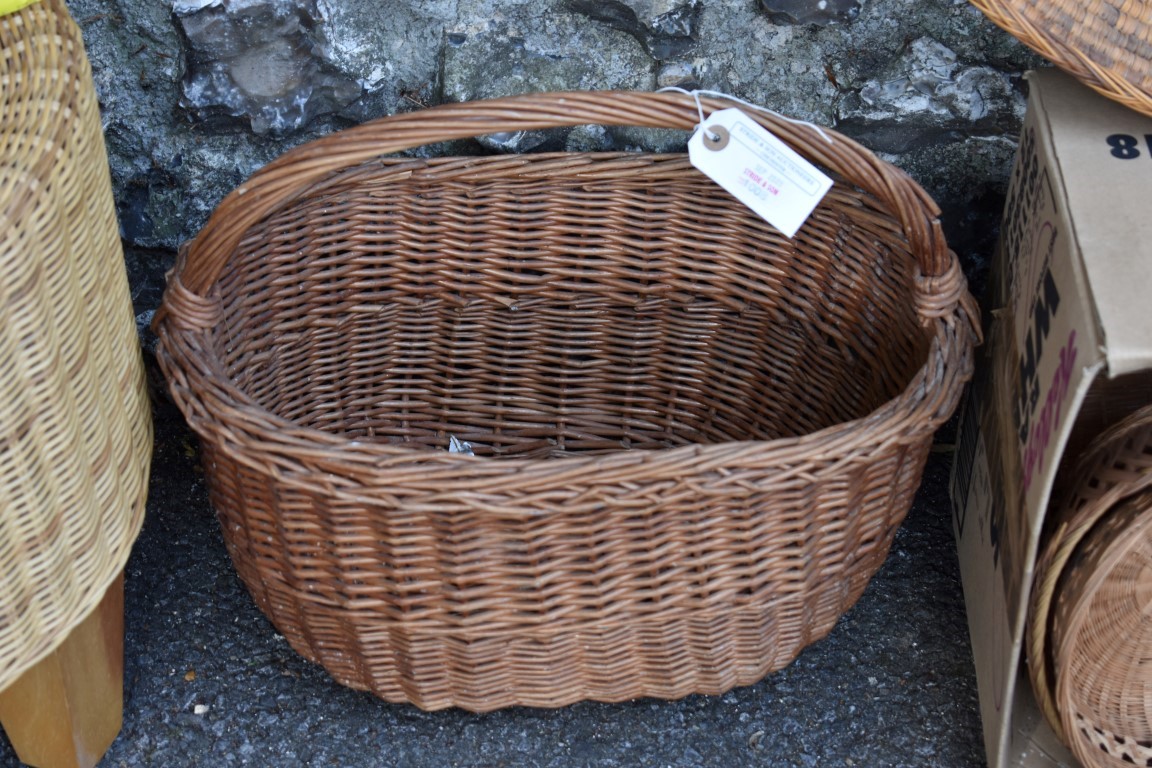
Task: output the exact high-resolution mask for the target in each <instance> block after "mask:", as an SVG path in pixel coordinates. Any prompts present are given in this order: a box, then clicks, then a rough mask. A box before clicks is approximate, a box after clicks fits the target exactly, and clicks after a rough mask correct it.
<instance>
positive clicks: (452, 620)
mask: <svg viewBox="0 0 1152 768" xmlns="http://www.w3.org/2000/svg"><path fill="white" fill-rule="evenodd" d="M704 106H705V108H706V109H708V110H714V109H718V108H722V107H727V106H731V105H730V104H729V103H728V102H725V101H717V100H710V99H705V100H704ZM756 119H757V120H759V121H760V122H761V123H762V124H763V125H764V126H765V127H767V128H769V129H770V130H772V131H773V132H775V133H776V134H777V135H778V136H780V137H781V138H782V139H783V140H784V141H786V142H787V143H789V144H790V145H791V146H792V147H794V148H795V149H796V150H797V151H799V152H801V153H802V154H804V155H806V156H807V157H808V158H809V159H811V160H813V161H815V162H816V163H819V164H820V165H821V166H823V167H824V168H825V169H826V170H827V171H829V172H830V173H833V174H835V175H836V177H837V178H838V179H839V181H838V182H837V184H836V186H835V187H834V188H833V190H832V191H831V192H830V193H829V195H828V197H827V198H826V200H825V202H824V203H823V204H822V205H821V206H820V207H819V208H817V210H816V212H815V213H814V214H813V217H812V218H811V219H810V220H809V222H808V223H807V224H806V225H805V226H804V228H803V229H801V231H800V232H799V233H798V234H797V236H796V238H795V239H794V240H789V239H788V238H785V237H783V236H782V235H781V234H780V233H779V232H778V231H776V230H775V229H773V228H772V227H770V226H769V225H767V224H766V223H765V222H763V221H762V220H760V219H758V218H757V217H756V216H755V215H753V214H752V213H751V212H749V211H748V210H747V209H745V208H744V207H743V206H742V205H741V204H740V203H738V202H737V201H736V200H735V199H734V198H732V197H731V196H729V195H728V194H727V193H725V192H724V191H723V190H721V189H720V188H719V187H716V186H715V185H713V184H712V183H711V182H710V181H709V180H708V179H706V178H705V177H704V176H702V175H701V174H699V173H698V172H696V171H695V169H693V167H692V166H691V165H690V164H689V163H688V160H687V159H686V157H685V156H684V155H647V154H634V153H608V154H596V153H592V154H569V153H562V154H551V153H543V154H538V155H523V156H481V157H450V158H437V159H420V158H415V157H395V156H385V155H387V154H388V153H394V152H400V151H403V150H407V149H410V148H414V147H418V146H420V145H424V144H427V143H432V142H441V141H447V140H452V139H461V138H465V137H472V136H477V135H483V134H487V133H494V132H510V131H517V130H540V129H547V128H553V127H563V126H574V125H580V124H587V123H600V124H605V125H637V126H651V127H664V128H679V129H684V130H685V131H687V130H690V129H691V128H692V127H693V126H694V125H695V124H696V122H697V120H698V116H697V105H696V103H695V102H694V101H693V99H692V98H691V97H688V96H683V95H675V94H645V93H558V94H542V95H531V96H521V97H514V98H508V99H501V100H494V101H489V102H475V103H469V104H455V105H445V106H442V107H437V108H433V109H429V110H425V111H421V112H414V113H410V114H403V115H396V116H393V117H389V118H385V119H383V120H380V121H378V122H375V123H370V124H366V125H364V126H360V127H358V128H355V129H350V130H348V131H345V132H343V133H339V134H334V135H332V136H329V137H326V138H325V139H321V140H319V141H317V142H315V143H312V144H309V145H305V146H302V147H300V148H297V149H295V150H293V151H291V152H289V153H287V154H286V155H285V156H283V157H282V158H281V159H279V160H278V161H276V162H274V163H272V164H271V165H269V166H268V167H266V168H265V169H263V170H262V171H261V172H259V173H257V174H256V175H255V176H254V177H253V178H252V179H251V180H249V181H248V182H246V183H245V184H243V185H242V186H241V187H240V188H239V189H237V190H236V191H235V192H234V193H233V194H232V195H230V196H229V197H228V198H227V199H226V200H225V201H224V202H223V203H222V204H221V205H220V207H219V208H218V209H217V211H216V212H215V214H214V215H213V217H212V218H211V220H210V221H209V222H208V224H207V225H206V226H205V227H204V229H203V230H202V231H201V232H200V234H199V235H198V236H197V237H196V239H195V240H193V241H192V242H190V243H189V244H187V246H186V247H185V248H184V249H183V251H182V253H181V257H180V259H179V261H178V264H177V266H176V268H175V269H174V271H173V272H172V274H171V275H170V279H169V286H168V291H167V293H166V297H165V300H164V305H163V307H162V308H161V311H160V312H159V313H158V318H157V326H156V327H157V332H158V334H159V336H160V353H159V356H160V360H161V364H162V366H163V368H164V371H165V373H166V375H167V377H168V380H169V383H170V386H171V390H172V393H173V396H174V398H175V399H176V401H177V403H178V404H179V405H180V407H181V408H182V409H183V411H184V413H185V414H186V416H187V418H188V420H189V422H190V424H191V425H192V427H193V428H194V429H195V430H196V431H197V432H198V433H199V435H200V437H201V442H202V446H203V451H204V465H205V468H206V471H207V473H208V477H209V481H210V488H211V492H212V497H213V501H214V504H215V506H216V509H217V511H218V514H219V516H220V519H221V523H222V525H223V529H224V532H225V535H226V538H227V541H228V546H229V549H230V551H231V554H232V557H233V560H234V562H235V564H236V567H237V569H238V571H239V573H240V575H241V576H242V578H243V579H244V581H245V583H246V584H247V585H248V587H249V589H250V590H251V592H252V594H253V596H254V597H255V599H256V601H257V603H258V604H259V605H260V607H261V608H262V609H263V610H264V611H265V612H266V613H267V614H268V616H269V617H270V618H271V619H272V621H273V623H274V624H275V625H276V627H277V628H278V629H279V630H280V631H281V632H282V633H283V634H284V635H285V636H286V637H287V638H288V640H289V642H290V643H291V644H292V646H293V647H294V648H296V649H297V650H298V651H299V652H300V653H302V654H304V655H305V656H307V657H308V658H310V659H314V660H316V661H318V662H320V663H321V664H323V665H324V666H325V667H326V668H327V669H328V671H329V672H330V673H331V674H332V675H333V676H334V677H335V678H336V679H337V680H339V681H341V682H343V683H345V684H347V685H350V686H354V687H358V688H367V689H370V690H372V691H374V692H376V693H377V694H378V695H380V696H382V697H383V698H385V699H388V700H390V701H410V702H413V703H415V704H417V705H419V706H421V707H425V708H429V709H435V708H440V707H447V706H461V707H466V708H469V709H473V710H490V709H494V708H497V707H503V706H509V705H513V704H525V705H533V706H560V705H563V704H568V703H571V702H575V701H579V700H581V699H598V700H606V701H619V700H623V699H628V698H634V697H639V696H655V697H663V698H677V697H682V696H684V695H687V694H689V693H693V692H703V693H719V692H722V691H725V690H727V689H729V688H732V687H733V686H736V685H743V684H748V683H751V682H754V681H756V680H757V679H759V678H760V677H762V676H763V675H765V674H766V673H767V672H769V671H772V670H775V669H778V668H780V667H782V666H784V665H785V664H787V663H788V662H790V661H791V660H792V659H793V658H794V657H795V656H796V654H797V653H798V652H799V651H800V649H802V648H803V647H804V646H805V645H807V644H808V643H810V642H812V641H814V640H816V639H818V638H820V637H822V636H823V635H824V634H826V633H827V632H828V631H829V630H830V629H831V628H832V626H833V625H834V624H835V622H836V621H837V619H838V618H839V616H840V615H841V614H842V613H843V612H844V611H845V610H846V609H847V608H848V607H849V606H851V605H852V604H853V602H854V601H855V600H856V599H857V598H858V596H859V595H860V593H861V591H862V590H863V589H864V587H865V585H866V584H867V582H868V580H869V579H870V578H871V576H872V574H873V573H874V572H875V570H876V569H877V568H878V567H879V565H880V564H881V562H882V561H883V559H884V556H885V554H886V552H887V550H888V547H889V545H890V543H891V540H892V536H893V534H894V532H895V529H896V527H897V526H898V524H899V523H900V521H901V519H902V518H903V516H904V514H905V512H906V510H907V508H908V505H909V504H910V503H911V500H912V496H913V493H914V492H915V490H916V487H917V485H918V483H919V478H920V473H921V470H922V467H923V462H924V459H925V456H926V454H927V451H928V448H929V445H930V441H931V438H932V433H933V430H934V429H935V428H936V427H937V426H938V425H939V424H941V423H942V421H944V420H945V419H947V418H948V416H949V415H950V414H951V412H952V411H953V409H954V407H955V405H956V402H957V399H958V397H959V394H960V391H961V388H962V386H963V384H964V382H965V380H966V379H967V378H968V376H969V374H970V371H971V365H972V352H971V350H972V345H973V341H974V339H975V336H976V331H975V330H974V327H973V326H974V324H978V323H977V321H976V314H975V310H974V306H973V303H972V302H971V297H970V295H969V294H968V293H967V290H966V288H965V283H964V279H963V276H962V274H961V272H960V270H959V267H958V265H957V263H956V259H955V256H954V254H952V253H950V252H949V251H948V249H947V246H946V244H945V241H944V238H943V236H942V234H941V231H940V225H939V222H938V220H937V210H936V208H935V206H934V204H933V203H932V201H931V200H930V199H929V198H928V197H927V195H925V193H924V192H923V191H922V190H921V189H920V188H919V187H918V186H916V185H915V184H914V183H913V182H912V181H911V180H910V179H908V177H907V176H906V175H904V174H903V173H902V172H900V171H899V170H897V169H895V168H893V167H891V166H889V165H887V164H885V163H883V162H882V161H880V160H878V159H877V158H875V157H874V156H873V155H871V154H870V153H868V152H867V151H866V150H864V149H862V148H861V147H859V146H858V145H856V144H854V143H852V142H851V141H850V140H848V139H845V138H843V137H841V136H839V135H836V134H835V133H833V132H830V131H829V132H826V133H824V134H821V133H819V132H818V131H816V130H814V129H813V128H811V127H808V126H803V125H798V124H794V123H792V122H789V121H786V120H783V119H779V118H776V117H772V116H768V115H759V114H758V115H757V116H756ZM451 438H457V439H459V440H464V441H468V442H470V443H472V445H473V450H474V452H475V455H474V456H472V455H465V454H461V453H450V452H448V451H447V450H445V449H446V448H447V447H448V446H449V443H450V440H451Z"/></svg>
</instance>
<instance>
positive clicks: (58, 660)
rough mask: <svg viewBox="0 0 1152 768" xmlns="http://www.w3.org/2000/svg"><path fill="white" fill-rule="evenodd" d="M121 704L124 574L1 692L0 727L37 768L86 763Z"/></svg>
mask: <svg viewBox="0 0 1152 768" xmlns="http://www.w3.org/2000/svg"><path fill="white" fill-rule="evenodd" d="M123 710H124V575H123V574H121V575H120V576H119V577H117V579H116V581H115V582H113V584H112V586H110V587H109V588H108V591H107V592H106V593H105V594H104V599H103V600H102V601H101V602H100V605H98V606H97V607H96V608H95V609H94V610H93V611H92V613H90V614H88V616H87V617H86V618H85V619H84V620H83V621H82V622H81V623H80V624H79V625H78V626H77V627H76V628H75V629H74V630H72V633H71V634H69V635H68V637H67V639H66V640H64V642H63V643H62V644H61V645H60V647H59V648H57V649H56V650H55V651H54V652H53V653H52V654H50V655H49V656H48V657H46V658H45V659H44V660H43V661H41V662H40V663H38V664H36V665H35V666H33V667H32V668H30V669H29V670H28V671H27V672H25V673H24V674H23V675H22V676H21V677H20V678H19V679H18V680H17V681H16V682H15V683H13V684H12V685H11V686H9V687H8V688H7V689H5V690H4V691H2V692H0V725H3V727H4V731H5V732H6V733H7V734H8V739H9V740H10V741H11V742H12V747H13V749H15V751H16V756H17V757H19V758H20V760H21V761H22V762H24V763H27V764H28V765H32V766H36V768H93V766H95V765H96V764H97V763H98V762H100V759H101V758H102V757H103V756H104V753H105V752H106V751H108V747H109V746H111V745H112V741H113V740H114V739H115V738H116V735H117V734H118V733H120V726H121V722H122V716H123Z"/></svg>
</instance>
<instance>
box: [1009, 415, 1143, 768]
mask: <svg viewBox="0 0 1152 768" xmlns="http://www.w3.org/2000/svg"><path fill="white" fill-rule="evenodd" d="M1075 477H1076V482H1075V483H1074V485H1073V489H1074V490H1073V492H1072V493H1070V494H1069V496H1068V498H1067V499H1065V500H1064V501H1063V503H1062V504H1059V505H1057V506H1054V508H1053V510H1052V511H1051V513H1050V514H1051V515H1052V516H1053V521H1054V527H1053V530H1052V533H1051V534H1050V536H1049V538H1048V539H1047V543H1046V544H1045V545H1044V551H1043V552H1042V554H1041V556H1040V558H1039V560H1038V561H1037V565H1036V577H1035V581H1034V586H1033V589H1032V597H1031V605H1030V609H1029V617H1028V622H1027V625H1026V630H1027V636H1026V647H1027V648H1028V666H1029V674H1030V676H1031V678H1032V684H1033V689H1034V690H1035V691H1036V695H1037V700H1038V702H1039V703H1040V706H1041V709H1042V710H1043V711H1044V714H1045V717H1046V718H1047V719H1048V722H1049V724H1050V725H1052V727H1053V728H1054V729H1055V730H1056V732H1057V733H1058V734H1061V736H1062V738H1063V739H1064V740H1065V742H1066V743H1068V745H1069V746H1070V747H1071V748H1072V750H1073V752H1074V753H1076V755H1077V756H1078V757H1079V759H1080V760H1081V761H1082V762H1084V764H1085V765H1114V766H1118V765H1123V764H1128V765H1131V764H1133V763H1132V761H1133V760H1135V761H1136V762H1135V764H1137V765H1144V764H1145V761H1146V760H1147V759H1150V758H1152V749H1149V748H1148V747H1147V746H1146V745H1145V746H1140V745H1139V744H1138V742H1141V743H1143V742H1147V741H1148V740H1149V739H1150V738H1152V731H1150V729H1149V728H1148V722H1149V721H1148V710H1147V708H1146V705H1145V700H1146V699H1147V698H1148V693H1149V692H1152V677H1149V675H1148V673H1147V672H1146V671H1145V670H1144V666H1145V665H1144V664H1143V662H1142V661H1141V660H1140V659H1141V658H1142V657H1144V656H1146V655H1147V653H1148V649H1149V648H1150V647H1152V646H1149V645H1148V640H1149V637H1150V632H1149V630H1150V628H1152V627H1150V625H1149V623H1148V621H1147V619H1146V613H1145V611H1146V609H1147V606H1146V605H1143V604H1142V601H1143V600H1144V599H1145V596H1146V595H1148V594H1152V573H1148V572H1146V570H1145V568H1144V567H1143V564H1144V563H1145V562H1147V554H1148V552H1149V550H1150V544H1149V539H1148V536H1149V534H1150V532H1152V530H1150V529H1149V526H1148V524H1147V520H1148V515H1147V513H1148V512H1149V511H1150V510H1152V497H1150V496H1148V489H1149V488H1150V487H1152V407H1150V408H1143V409H1141V410H1139V411H1137V412H1136V413H1134V414H1133V415H1132V416H1130V417H1128V418H1127V419H1124V420H1123V421H1121V422H1120V423H1119V424H1117V425H1116V426H1114V427H1112V428H1111V429H1109V430H1107V431H1106V432H1105V433H1104V434H1102V435H1100V436H1099V437H1098V438H1097V439H1096V440H1094V441H1093V443H1092V445H1090V446H1089V447H1088V449H1087V450H1086V451H1085V452H1084V455H1083V457H1082V458H1081V459H1080V461H1079V462H1078V465H1077V468H1076V470H1075ZM1133 750H1135V751H1133ZM1126 751H1127V753H1128V754H1129V760H1128V761H1125V760H1124V758H1123V755H1124V754H1125V752H1126Z"/></svg>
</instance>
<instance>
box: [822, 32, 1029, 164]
mask: <svg viewBox="0 0 1152 768" xmlns="http://www.w3.org/2000/svg"><path fill="white" fill-rule="evenodd" d="M1025 105H1026V103H1025V100H1024V97H1023V95H1022V94H1021V93H1020V92H1019V91H1018V90H1017V89H1016V88H1015V87H1014V86H1013V83H1012V81H1011V79H1010V78H1009V76H1008V75H1006V74H1005V73H1003V72H998V71H997V70H995V69H992V68H991V67H986V66H975V67H973V66H962V65H961V64H960V63H959V62H958V61H957V56H956V53H955V52H954V51H952V50H951V49H950V48H948V47H947V46H945V45H943V44H941V43H940V42H938V41H936V40H933V39H931V38H926V37H922V38H919V39H917V40H914V41H912V43H911V44H910V45H909V46H908V50H907V53H906V54H905V55H903V56H901V57H900V58H898V59H894V60H893V61H892V62H891V63H890V65H889V67H888V68H887V69H886V70H885V71H884V72H882V73H881V74H880V75H879V76H878V77H876V78H874V79H871V80H869V81H867V82H866V83H864V85H863V86H862V87H861V88H860V91H859V94H858V95H855V96H853V97H850V98H847V99H845V100H844V101H843V102H842V105H841V110H840V115H839V119H840V121H841V122H842V123H846V124H856V125H866V124H877V123H886V124H889V125H891V126H893V127H895V128H897V129H901V128H903V129H904V130H897V133H901V134H903V133H906V132H907V127H909V126H910V125H916V127H917V132H918V133H923V132H926V129H927V132H932V131H936V130H939V129H941V128H958V129H961V130H964V131H967V132H972V131H975V130H984V131H987V129H989V128H998V129H999V130H1000V131H1001V132H1007V131H1010V130H1014V129H1015V128H1016V127H1017V126H1018V125H1019V121H1020V120H1021V119H1022V118H1023V115H1024V109H1025ZM910 117H914V118H915V120H914V121H911V120H909V118H910ZM901 143H905V142H904V140H903V139H901V140H900V142H898V144H901ZM876 148H877V149H879V150H883V151H888V152H893V151H897V152H898V151H903V150H902V148H901V147H900V146H899V145H896V146H894V145H886V146H880V145H878V146H877V147H876Z"/></svg>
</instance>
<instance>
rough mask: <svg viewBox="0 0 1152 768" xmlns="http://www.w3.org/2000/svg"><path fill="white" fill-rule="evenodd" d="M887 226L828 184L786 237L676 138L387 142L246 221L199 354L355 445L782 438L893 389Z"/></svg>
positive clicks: (909, 353) (593, 445) (547, 451)
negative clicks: (444, 144)
mask: <svg viewBox="0 0 1152 768" xmlns="http://www.w3.org/2000/svg"><path fill="white" fill-rule="evenodd" d="M913 265H914V259H913V257H912V255H911V254H910V253H909V252H908V250H907V246H906V244H905V243H904V241H903V238H902V236H901V232H900V228H899V226H898V225H897V224H896V223H895V222H894V221H893V220H892V219H891V217H889V216H888V215H887V214H886V213H885V212H883V211H880V210H877V209H876V207H875V205H874V204H873V202H872V201H871V200H870V199H869V198H867V197H866V196H864V195H862V194H861V193H859V192H857V191H856V190H853V189H850V188H846V187H844V186H843V185H840V184H837V186H836V187H834V188H833V191H832V192H831V193H830V194H829V196H828V197H827V198H825V201H824V202H823V203H822V204H821V206H820V207H819V208H818V209H817V211H816V213H815V214H814V215H813V217H812V219H810V220H809V222H808V223H807V224H806V225H805V226H804V227H803V228H802V229H801V231H800V232H799V233H798V235H797V237H796V238H795V240H794V241H789V240H788V239H787V238H785V237H783V236H782V235H780V234H779V233H778V232H777V231H776V230H775V229H773V228H772V227H771V226H769V225H768V224H766V223H765V222H763V221H762V220H760V219H759V218H758V217H756V216H755V214H753V213H751V212H750V211H748V210H747V209H746V208H744V206H743V205H741V204H740V203H739V202H738V201H736V200H735V199H734V198H731V197H730V196H729V195H728V194H727V193H725V192H723V190H721V189H720V188H719V187H716V186H714V185H713V184H712V182H711V181H709V180H708V179H706V178H705V177H703V176H702V175H700V174H699V173H698V172H696V171H695V169H693V168H692V167H691V166H690V165H689V164H688V162H687V160H686V159H685V158H684V157H683V156H682V155H667V156H661V155H655V156H653V155H635V154H604V155H570V154H565V155H534V156H526V157H490V158H445V159H438V160H409V159H389V160H383V161H376V162H374V163H371V164H366V165H364V166H359V167H356V168H351V169H348V170H346V171H344V172H342V173H340V174H338V175H336V176H334V177H332V178H331V179H329V180H328V181H326V182H325V183H324V184H322V185H318V186H317V187H314V188H313V189H312V190H310V191H309V192H308V193H307V194H305V195H302V196H300V197H298V198H297V199H296V200H295V201H293V202H292V203H291V204H289V205H286V206H284V207H282V208H281V209H280V210H279V211H277V212H276V213H275V214H273V215H272V216H270V217H268V218H267V219H266V220H265V221H263V222H262V223H261V224H260V225H258V226H257V227H256V228H254V229H252V230H250V231H249V232H248V233H247V234H246V236H245V237H244V239H243V241H242V243H241V245H240V247H239V248H238V249H237V252H236V253H235V254H233V255H232V257H231V262H230V264H229V266H228V268H227V269H226V270H225V273H226V274H227V277H226V278H225V279H223V280H222V281H221V283H220V285H219V290H220V292H221V299H222V301H223V307H224V315H223V322H222V323H221V325H220V327H219V328H218V329H217V330H216V333H217V337H216V340H217V344H218V347H219V348H218V351H219V354H220V355H221V357H222V359H223V360H224V362H225V365H226V367H227V370H228V372H229V375H230V376H231V377H232V378H233V380H234V382H235V383H236V384H237V386H238V387H239V388H240V389H242V390H243V391H245V392H246V393H247V394H248V395H249V396H251V397H252V398H254V399H255V400H256V401H257V402H258V403H260V404H261V405H262V406H263V407H265V408H267V409H269V410H270V411H272V412H274V413H276V414H278V415H279V416H281V417H283V418H285V419H288V420H290V421H292V422H295V423H297V424H299V425H302V426H307V427H311V428H315V429H319V430H323V431H326V432H330V433H338V434H342V435H346V436H348V437H350V438H352V439H356V440H376V441H386V442H406V443H410V444H411V445H412V446H413V447H427V448H438V449H443V448H445V447H446V446H447V443H448V439H449V435H452V436H455V437H457V438H459V439H461V440H467V441H469V442H470V443H472V444H473V448H474V450H475V451H476V453H477V455H489V456H513V457H521V458H524V457H551V456H562V455H564V454H566V453H568V452H576V451H578V452H589V451H618V450H621V449H630V448H631V449H636V448H639V449H655V448H666V447H672V446H678V445H684V444H689V443H716V442H723V441H731V440H769V439H773V438H778V437H788V436H798V435H803V434H807V433H810V432H813V431H815V430H819V429H821V428H824V427H828V426H831V425H834V424H837V423H842V422H844V421H848V420H852V419H855V418H859V417H862V416H864V415H866V414H867V413H869V412H870V411H872V410H874V409H875V408H876V407H878V406H879V405H881V404H882V403H884V402H885V401H887V400H889V399H891V398H892V397H894V396H896V395H897V394H898V393H899V392H900V391H902V390H903V389H904V387H905V385H906V384H907V382H908V381H909V379H910V378H911V377H912V376H913V374H914V373H915V372H916V370H918V369H919V368H920V366H921V365H922V364H923V363H924V359H925V356H926V354H927V338H926V335H925V332H924V331H923V329H922V328H921V327H920V325H919V324H918V322H917V319H916V316H915V313H914V309H913V304H914V302H913V301H912V278H911V275H912V270H913Z"/></svg>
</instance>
